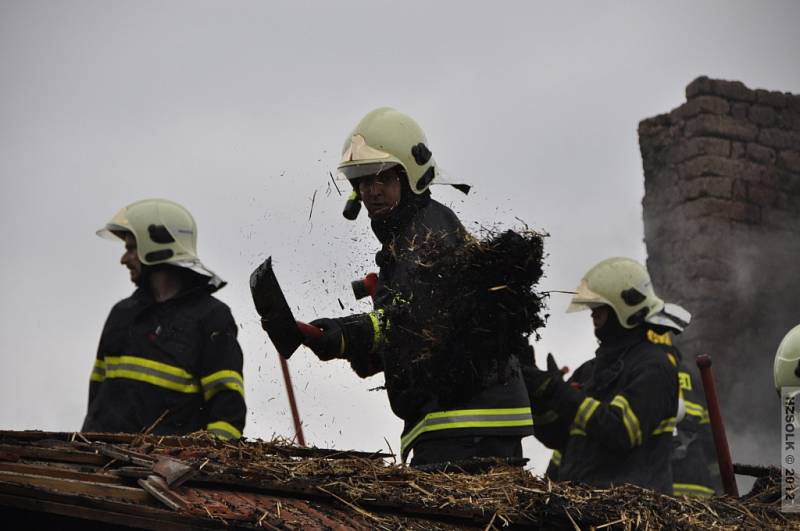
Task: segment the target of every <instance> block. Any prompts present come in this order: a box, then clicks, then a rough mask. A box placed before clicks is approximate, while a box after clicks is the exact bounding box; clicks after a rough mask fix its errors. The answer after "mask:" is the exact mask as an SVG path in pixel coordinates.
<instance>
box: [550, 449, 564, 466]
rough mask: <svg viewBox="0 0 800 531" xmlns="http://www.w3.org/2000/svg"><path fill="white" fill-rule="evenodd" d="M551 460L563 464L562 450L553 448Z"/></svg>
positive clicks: (558, 464)
mask: <svg viewBox="0 0 800 531" xmlns="http://www.w3.org/2000/svg"><path fill="white" fill-rule="evenodd" d="M550 462H551V463H553V464H554V465H555V466H561V452H559V451H558V450H553V456H552V457H551V458H550Z"/></svg>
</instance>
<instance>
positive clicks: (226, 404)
mask: <svg viewBox="0 0 800 531" xmlns="http://www.w3.org/2000/svg"><path fill="white" fill-rule="evenodd" d="M202 329H203V334H204V337H203V341H202V343H201V344H202V345H203V346H202V350H201V359H200V386H201V388H202V392H203V400H204V402H205V409H206V418H207V419H208V424H207V425H206V429H207V430H208V431H209V432H210V433H211V434H213V435H214V436H216V437H218V438H220V439H222V440H231V439H239V438H241V436H242V431H243V430H244V424H245V417H246V415H247V406H246V405H245V400H244V379H243V377H242V364H243V361H242V349H241V348H240V347H239V342H238V341H237V339H236V335H237V328H236V323H235V321H234V320H233V316H232V315H231V312H230V310H229V309H228V307H227V306H225V305H224V304H220V305H218V306H217V307H215V308H214V309H213V310H212V311H211V312H210V313H209V315H207V316H206V317H205V318H204V319H203V322H202Z"/></svg>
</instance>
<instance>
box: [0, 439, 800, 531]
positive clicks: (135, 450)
mask: <svg viewBox="0 0 800 531" xmlns="http://www.w3.org/2000/svg"><path fill="white" fill-rule="evenodd" d="M387 457H389V456H387V455H386V454H381V453H374V454H369V453H364V452H352V451H336V450H324V449H315V448H300V447H296V446H292V445H290V444H287V443H286V442H284V441H271V442H261V441H257V442H240V443H237V444H229V443H222V442H218V441H214V440H210V439H208V438H206V437H200V436H197V437H153V436H148V437H142V436H135V435H122V434H116V435H114V434H57V433H42V432H0V507H2V509H3V510H6V511H7V510H9V508H17V509H25V510H28V511H38V512H43V513H54V514H60V515H69V516H73V517H77V518H81V519H84V520H95V521H101V522H106V523H112V524H113V523H119V524H121V525H122V524H124V525H132V526H136V527H140V528H146V529H163V528H164V526H166V525H167V523H169V524H170V526H171V528H176V529H178V528H187V529H188V528H193V529H220V528H227V529H265V528H266V529H307V528H326V527H327V528H336V527H344V528H349V529H465V528H475V529H501V528H503V527H504V526H511V527H512V528H523V529H524V528H532V529H542V528H543V529H573V530H574V529H589V528H592V527H594V528H595V529H698V530H700V529H777V528H780V529H800V515H793V514H788V513H787V514H784V513H781V512H780V504H779V501H774V500H775V499H774V497H772V498H770V499H772V500H773V501H772V502H770V503H767V502H763V501H759V500H760V499H761V497H760V496H752V497H750V498H743V499H738V500H737V499H732V498H727V497H720V498H709V499H687V498H673V497H670V496H664V495H661V494H657V493H654V492H652V491H648V490H644V489H641V488H638V487H634V486H623V487H617V488H613V489H596V488H592V487H587V486H584V485H574V484H569V483H551V482H549V481H548V480H546V479H542V478H539V477H536V476H534V475H532V474H531V473H530V472H528V471H526V470H523V469H521V468H518V467H509V466H504V465H502V464H500V463H497V466H494V467H491V466H489V467H486V466H484V467H483V471H482V473H480V474H467V473H464V472H462V471H461V470H460V469H459V467H452V468H448V469H445V470H444V471H438V472H423V471H419V470H415V469H412V468H408V467H401V466H396V465H391V464H387V463H386V458H387ZM484 465H486V463H484Z"/></svg>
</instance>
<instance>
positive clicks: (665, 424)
mask: <svg viewBox="0 0 800 531" xmlns="http://www.w3.org/2000/svg"><path fill="white" fill-rule="evenodd" d="M677 421H678V419H676V418H675V417H669V418H668V419H664V420H662V421H661V423H660V424H659V425H658V426H657V427H656V429H654V430H653V435H661V434H662V433H669V434H672V432H673V431H675V424H677Z"/></svg>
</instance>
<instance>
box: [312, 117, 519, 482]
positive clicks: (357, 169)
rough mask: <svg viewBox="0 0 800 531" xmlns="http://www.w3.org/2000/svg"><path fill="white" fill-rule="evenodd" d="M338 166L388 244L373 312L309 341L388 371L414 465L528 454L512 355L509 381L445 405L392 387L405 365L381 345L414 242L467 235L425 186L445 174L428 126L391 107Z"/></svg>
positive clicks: (404, 295)
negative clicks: (424, 127)
mask: <svg viewBox="0 0 800 531" xmlns="http://www.w3.org/2000/svg"><path fill="white" fill-rule="evenodd" d="M338 170H339V173H340V175H341V176H342V177H343V178H346V179H348V180H349V181H350V183H351V184H352V187H353V194H354V195H353V197H354V198H355V199H356V200H362V201H363V203H364V205H365V206H366V209H367V213H368V214H369V217H370V220H371V226H372V230H373V232H374V233H375V236H376V237H377V239H378V241H379V242H380V243H381V245H382V247H381V250H380V251H379V252H378V253H377V255H376V258H375V262H376V263H377V265H378V266H379V268H380V271H379V274H378V286H377V293H376V295H375V297H374V299H373V300H374V308H375V310H374V311H373V312H371V313H364V314H357V315H351V316H348V317H340V318H335V319H318V320H316V321H314V322H313V323H312V324H314V325H316V326H318V327H319V328H321V329H323V330H324V334H323V336H322V337H321V338H320V339H318V340H312V341H311V342H309V343H308V346H309V347H310V348H311V349H312V350H313V351H314V353H315V354H316V355H317V356H318V357H319V359H321V360H323V361H327V360H331V359H334V358H343V359H346V360H349V362H350V364H351V366H352V368H353V370H354V371H355V372H356V374H358V375H359V376H360V377H362V378H366V377H368V376H371V375H374V374H377V373H379V372H384V373H385V378H386V382H387V393H388V396H389V402H390V405H391V407H392V410H393V411H394V412H395V414H397V415H398V416H399V417H400V418H401V419H403V421H404V428H403V433H402V437H401V455H402V458H403V460H406V458H407V457H408V455H409V453H410V452H411V450H412V449H413V454H414V455H413V459H412V461H411V464H412V465H415V466H420V465H428V464H434V463H443V462H448V461H457V460H464V459H469V458H473V457H499V458H513V457H522V446H521V438H522V437H524V436H526V435H530V434H532V433H533V429H532V422H533V421H532V418H531V413H530V404H529V402H528V397H527V394H526V389H525V383H524V381H523V380H522V375H521V373H520V369H519V361H518V360H517V359H516V358H515V357H514V356H511V361H510V362H509V371H508V373H507V374H506V375H504V377H503V381H500V376H497V377H492V378H494V380H491V379H490V382H489V384H488V386H487V387H485V388H484V389H483V390H481V391H479V392H477V393H476V394H474V395H473V396H470V397H469V398H468V399H465V400H463V401H461V402H460V403H457V404H446V405H445V404H440V403H439V400H438V398H436V397H435V396H432V393H430V392H429V391H428V390H425V389H404V388H398V387H399V386H398V385H393V384H392V382H393V381H395V378H394V376H395V374H393V373H395V371H398V370H402V368H398V367H397V364H396V363H394V362H393V360H391V359H387V358H386V357H385V356H386V355H387V349H384V348H382V346H383V345H385V343H384V341H385V337H386V334H385V332H386V330H387V327H389V326H391V324H390V323H388V322H386V319H385V317H384V315H385V314H384V309H385V308H386V307H387V306H389V305H391V304H412V305H413V304H414V302H413V301H414V293H413V283H412V282H411V279H412V278H413V275H414V274H415V273H414V271H415V268H416V267H419V266H418V264H417V263H418V260H417V259H416V255H415V247H414V242H415V240H417V241H419V240H421V239H422V238H423V237H425V236H427V235H429V234H430V233H435V234H436V235H437V236H440V237H441V238H442V240H443V242H444V245H446V246H450V247H453V248H455V247H457V246H460V245H464V243H465V242H466V241H467V238H470V237H471V236H469V234H468V233H467V231H466V229H465V228H464V227H463V225H462V224H461V222H460V221H459V220H458V218H457V217H456V215H455V214H454V213H453V212H452V210H450V209H449V208H447V207H446V206H444V205H442V204H441V203H438V202H437V201H435V200H433V199H432V198H431V192H430V189H429V187H430V185H431V183H432V182H433V181H434V179H436V177H437V175H438V173H439V170H438V167H437V165H436V162H435V161H434V158H433V156H432V153H431V149H430V146H429V145H428V141H427V139H426V137H425V135H424V133H423V132H422V129H421V128H420V127H419V125H417V123H416V122H415V121H414V120H413V119H412V118H410V117H409V116H407V115H405V114H402V113H400V112H398V111H396V110H394V109H390V108H386V107H384V108H380V109H376V110H374V111H372V112H370V113H368V114H367V115H366V116H365V117H364V118H363V119H362V120H361V122H360V123H359V124H358V125H357V126H356V128H355V129H354V130H353V131H352V133H351V134H350V135H349V136H348V137H347V140H346V142H345V145H344V148H343V152H342V159H341V162H340V163H339V166H338ZM442 304H447V301H442ZM412 311H413V310H412Z"/></svg>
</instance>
